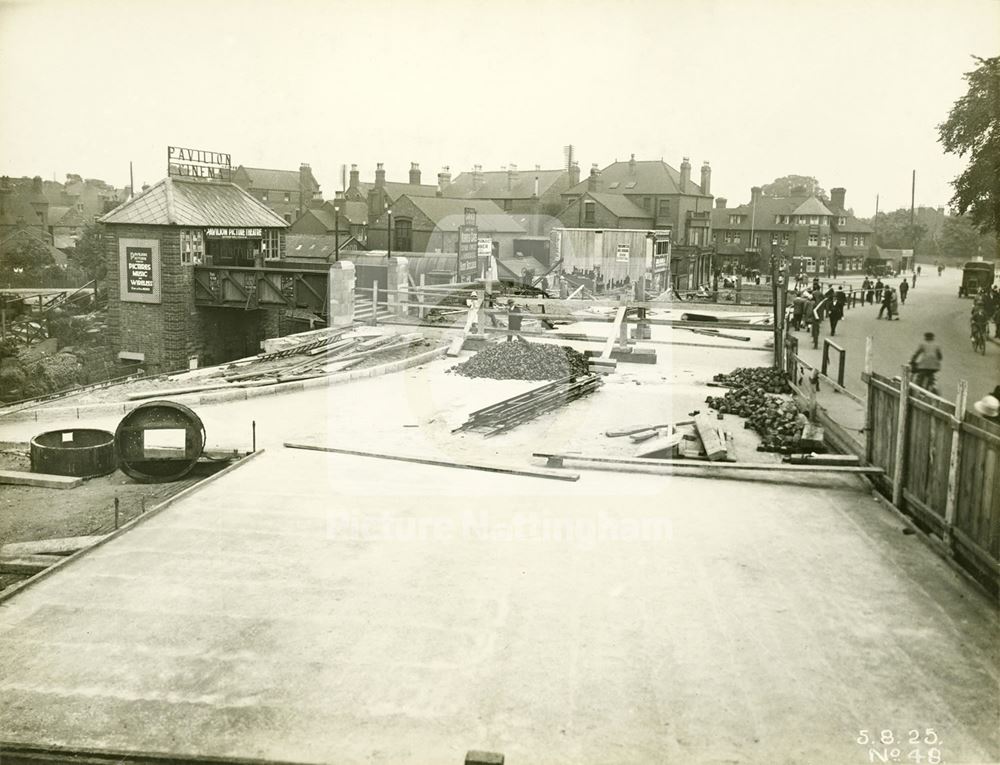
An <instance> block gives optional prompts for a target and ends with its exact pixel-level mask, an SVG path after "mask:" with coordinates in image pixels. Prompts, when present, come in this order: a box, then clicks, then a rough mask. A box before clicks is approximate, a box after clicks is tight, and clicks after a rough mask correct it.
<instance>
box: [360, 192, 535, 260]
mask: <svg viewBox="0 0 1000 765" xmlns="http://www.w3.org/2000/svg"><path fill="white" fill-rule="evenodd" d="M466 208H472V209H473V210H475V211H476V226H477V228H478V229H479V238H480V239H487V238H488V239H490V240H492V242H493V253H494V255H496V256H498V257H503V258H506V257H508V256H510V257H513V256H514V254H515V252H514V240H515V239H516V238H519V237H521V236H523V235H524V234H525V230H524V228H523V227H522V226H521V225H520V224H519V223H518V222H517V221H516V220H514V218H513V217H511V216H510V215H507V214H506V213H505V212H504V211H503V210H501V209H500V208H499V207H497V205H496V204H494V203H493V202H491V201H489V200H486V199H449V198H447V197H421V196H417V197H410V196H407V195H404V196H402V197H399V198H398V199H397V200H396V201H395V202H394V203H393V204H392V208H391V209H392V230H393V239H392V250H393V252H442V253H451V252H457V250H458V234H459V226H461V225H463V224H464V222H465V209H466ZM387 229H388V215H387V213H385V212H383V213H382V215H381V216H379V217H378V218H376V219H375V220H374V221H372V222H371V223H370V225H369V226H368V247H369V249H371V250H385V249H387V245H388V237H387Z"/></svg>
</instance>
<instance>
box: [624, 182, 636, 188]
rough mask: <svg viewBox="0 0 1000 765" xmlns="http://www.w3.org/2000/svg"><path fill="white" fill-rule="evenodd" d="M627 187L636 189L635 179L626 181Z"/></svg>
mask: <svg viewBox="0 0 1000 765" xmlns="http://www.w3.org/2000/svg"><path fill="white" fill-rule="evenodd" d="M625 188H627V189H634V188H635V181H629V182H628V183H626V184H625Z"/></svg>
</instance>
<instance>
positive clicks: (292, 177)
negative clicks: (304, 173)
mask: <svg viewBox="0 0 1000 765" xmlns="http://www.w3.org/2000/svg"><path fill="white" fill-rule="evenodd" d="M240 170H242V171H243V172H245V173H246V175H247V178H248V179H249V180H250V184H251V188H254V189H268V190H270V191H298V190H299V171H298V170H268V169H266V168H261V167H245V166H244V165H240V166H239V167H238V168H236V170H234V171H233V172H234V174H235V173H238V172H239V171H240ZM309 178H310V180H311V183H310V184H309V189H308V190H309V191H319V184H318V183H317V182H316V179H315V178H313V176H312V173H311V172H310V173H309Z"/></svg>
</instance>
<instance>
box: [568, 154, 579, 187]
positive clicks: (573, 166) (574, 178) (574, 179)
mask: <svg viewBox="0 0 1000 765" xmlns="http://www.w3.org/2000/svg"><path fill="white" fill-rule="evenodd" d="M579 182H580V163H579V162H577V161H576V160H573V161H572V162H571V163H570V165H569V185H570V186H576V184H578V183H579Z"/></svg>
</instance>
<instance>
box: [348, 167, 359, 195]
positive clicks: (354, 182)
mask: <svg viewBox="0 0 1000 765" xmlns="http://www.w3.org/2000/svg"><path fill="white" fill-rule="evenodd" d="M358 175H359V173H358V166H357V165H351V180H350V183H349V185H348V187H347V188H348V189H350V190H352V191H357V190H358V186H359V185H360V183H361V181H360V180H359V178H358Z"/></svg>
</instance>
